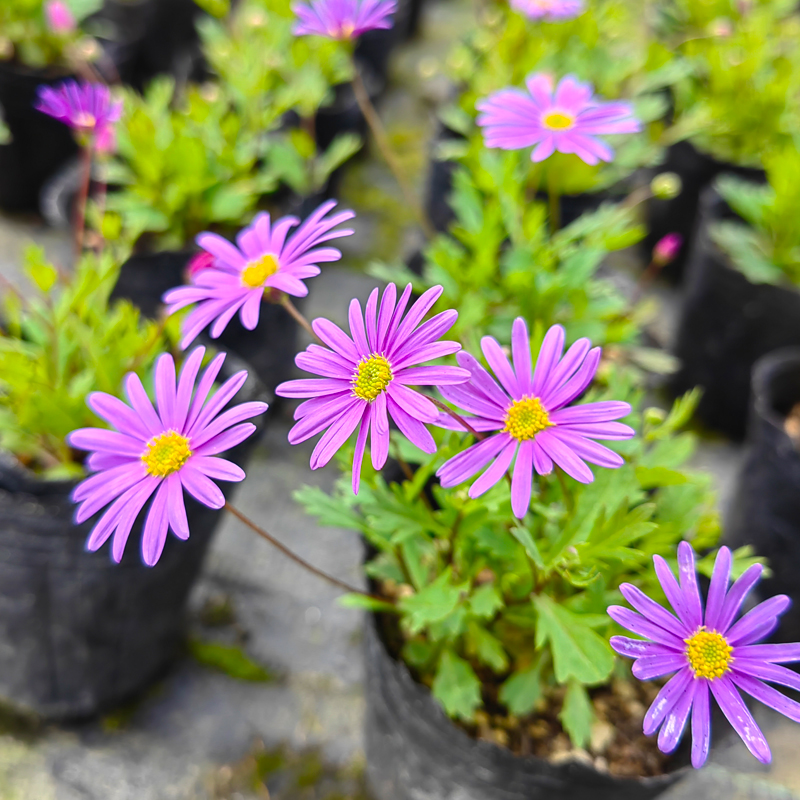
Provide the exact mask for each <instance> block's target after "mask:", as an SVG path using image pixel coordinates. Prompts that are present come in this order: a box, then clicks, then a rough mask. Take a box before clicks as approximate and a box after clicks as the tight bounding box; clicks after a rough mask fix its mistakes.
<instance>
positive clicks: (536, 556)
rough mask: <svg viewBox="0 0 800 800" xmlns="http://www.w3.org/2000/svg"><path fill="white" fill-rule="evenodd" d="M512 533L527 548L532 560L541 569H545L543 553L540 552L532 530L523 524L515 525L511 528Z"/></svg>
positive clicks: (526, 550)
mask: <svg viewBox="0 0 800 800" xmlns="http://www.w3.org/2000/svg"><path fill="white" fill-rule="evenodd" d="M511 535H512V536H513V537H514V538H515V539H516V540H517V541H518V542H519V543H520V544H521V545H522V546H523V547H524V548H525V552H526V553H527V554H528V556H529V557H530V559H531V561H533V563H534V564H536V566H537V567H538V568H539V569H544V561H543V559H542V554H541V553H540V552H539V548H538V547H537V546H536V542H534V541H533V536H532V535H531V532H530V531H529V530H528V529H527V528H524V527H522V526H521V525H515V526H514V527H513V528H512V529H511Z"/></svg>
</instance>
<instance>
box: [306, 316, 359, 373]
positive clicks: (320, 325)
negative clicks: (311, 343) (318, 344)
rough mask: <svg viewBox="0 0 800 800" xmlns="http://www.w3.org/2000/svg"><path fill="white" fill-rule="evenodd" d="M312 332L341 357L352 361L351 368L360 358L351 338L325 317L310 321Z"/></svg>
mask: <svg viewBox="0 0 800 800" xmlns="http://www.w3.org/2000/svg"><path fill="white" fill-rule="evenodd" d="M311 327H312V329H313V330H314V333H316V334H317V336H319V338H320V339H321V340H322V341H323V342H324V343H325V344H326V345H328V347H330V348H331V350H333V351H334V352H336V353H338V354H339V355H340V356H342V358H345V359H347V360H348V361H350V362H352V364H353V368H355V365H356V364H358V362H359V361H360V360H361V356H360V354H359V352H358V350H357V349H356V346H355V344H354V343H353V340H352V339H351V338H350V337H349V336H348V335H347V334H346V333H345V332H344V331H343V330H342V329H341V328H340V327H338V325H334V324H333V323H332V322H331V321H330V320H327V319H315V320H314V321H313V322H312V323H311Z"/></svg>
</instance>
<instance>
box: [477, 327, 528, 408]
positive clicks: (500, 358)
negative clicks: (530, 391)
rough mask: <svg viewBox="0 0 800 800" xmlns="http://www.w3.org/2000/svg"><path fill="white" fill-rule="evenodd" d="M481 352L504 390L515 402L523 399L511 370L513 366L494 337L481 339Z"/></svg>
mask: <svg viewBox="0 0 800 800" xmlns="http://www.w3.org/2000/svg"><path fill="white" fill-rule="evenodd" d="M481 350H483V355H484V356H485V357H486V361H487V362H488V363H489V366H490V367H491V368H492V370H493V371H494V374H495V375H496V376H497V379H498V380H499V381H500V383H501V384H502V385H503V388H504V389H505V390H506V391H507V392H508V393H509V394H510V395H511V397H513V398H514V399H515V400H519V399H520V398H521V397H522V393H521V392H520V389H519V383H518V381H517V376H516V375H514V370H513V369H511V364H509V363H508V358H507V357H506V354H505V353H504V352H503V349H502V348H501V347H500V345H499V344H498V343H497V340H496V339H495V338H493V337H492V336H484V337H483V339H481Z"/></svg>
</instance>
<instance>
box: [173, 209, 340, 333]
mask: <svg viewBox="0 0 800 800" xmlns="http://www.w3.org/2000/svg"><path fill="white" fill-rule="evenodd" d="M335 205H336V201H334V200H328V201H327V202H325V203H323V204H322V205H321V206H320V207H319V208H318V209H317V210H316V211H314V213H313V214H311V215H310V216H309V217H308V218H307V219H306V220H305V221H304V222H303V223H302V224H301V225H300V227H298V228H297V230H295V231H294V232H293V233H292V234H291V235H288V234H289V230H290V229H291V228H293V227H294V226H295V225H297V224H298V222H299V220H298V219H297V218H296V217H283V218H282V219H279V220H278V221H277V222H276V223H275V224H274V225H272V224H271V222H270V217H269V214H259V215H258V216H257V217H256V218H255V219H254V220H253V222H252V224H251V225H249V226H248V227H247V228H245V229H244V230H243V231H241V232H240V233H239V235H238V236H237V237H236V244H237V245H238V247H234V245H232V244H231V243H230V242H229V241H228V240H227V239H223V238H222V237H221V236H218V235H217V234H216V233H201V234H200V235H199V236H198V237H197V244H199V245H200V247H202V248H203V250H205V251H206V253H208V254H209V255H210V256H212V258H213V259H214V260H213V263H212V264H211V265H210V268H206V269H201V270H199V271H197V272H196V273H195V274H194V275H193V276H192V278H191V284H190V285H189V286H179V287H177V288H175V289H170V290H169V291H168V292H166V293H165V294H164V302H165V303H167V313H168V314H174V313H175V312H176V311H179V310H180V309H182V308H186V306H190V305H193V304H194V303H197V307H196V308H194V309H193V310H192V311H191V313H190V314H189V315H188V316H187V317H186V320H185V321H184V324H183V340H182V341H181V347H183V348H186V347H188V346H189V345H190V344H191V343H192V342H193V341H194V339H195V338H196V337H197V335H198V334H199V333H200V331H202V330H203V329H204V328H206V327H207V326H208V325H210V324H211V323H212V322H213V323H214V324H213V326H212V327H211V338H212V339H216V338H217V337H218V336H220V335H221V334H222V331H224V330H225V328H226V326H227V324H228V323H229V322H230V321H231V319H232V318H233V316H234V315H235V314H236V312H237V311H238V312H239V317H240V319H241V320H242V325H244V327H245V328H247V330H249V331H251V330H253V329H254V328H255V327H256V325H258V318H259V311H260V309H261V303H262V301H263V300H264V296H265V294H266V293H267V292H269V291H270V290H271V289H277V290H278V291H281V292H286V294H290V295H293V296H294V297H305V296H306V295H307V294H308V289H307V287H306V285H305V284H304V283H303V281H304V280H305V279H306V278H313V277H314V276H315V275H319V273H320V268H319V266H318V264H322V263H327V262H330V261H338V260H339V259H340V258H341V257H342V254H341V252H340V251H339V250H336V249H335V248H333V247H318V246H317V245H320V244H322V243H323V242H327V241H329V240H330V239H337V238H339V237H341V236H350V235H351V234H352V233H353V231H352V230H350V229H344V230H343V229H338V230H334V229H335V228H336V226H337V225H339V224H341V223H342V222H345V221H347V220H349V219H352V218H353V217H355V214H354V213H353V212H352V211H340V212H339V213H338V214H334V215H332V216H330V217H326V214H327V213H328V212H329V211H331V210H332V209H333V207H334V206H335Z"/></svg>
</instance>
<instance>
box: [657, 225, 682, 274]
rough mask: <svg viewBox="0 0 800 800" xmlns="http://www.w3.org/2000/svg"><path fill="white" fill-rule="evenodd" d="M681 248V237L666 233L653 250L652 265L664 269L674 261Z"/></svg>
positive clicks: (676, 234)
mask: <svg viewBox="0 0 800 800" xmlns="http://www.w3.org/2000/svg"><path fill="white" fill-rule="evenodd" d="M681 247H683V236H681V235H680V234H679V233H668V234H667V235H666V236H664V237H662V238H661V239H659V240H658V241H657V242H656V246H655V247H654V248H653V263H655V264H657V265H658V266H659V267H665V266H666V265H667V264H669V263H670V262H671V261H674V260H675V258H676V257H677V255H678V253H680V251H681Z"/></svg>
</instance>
